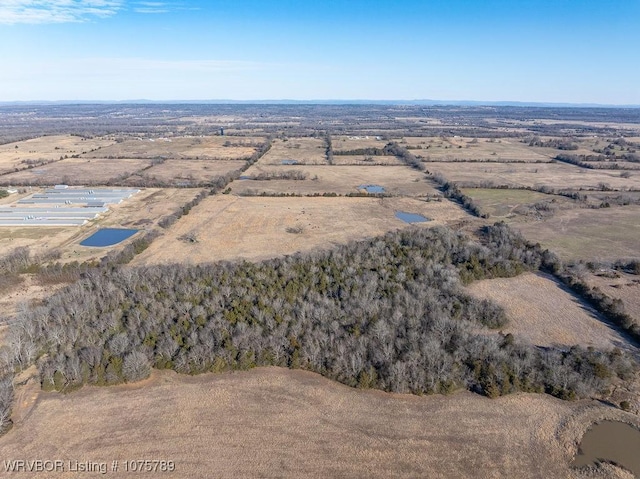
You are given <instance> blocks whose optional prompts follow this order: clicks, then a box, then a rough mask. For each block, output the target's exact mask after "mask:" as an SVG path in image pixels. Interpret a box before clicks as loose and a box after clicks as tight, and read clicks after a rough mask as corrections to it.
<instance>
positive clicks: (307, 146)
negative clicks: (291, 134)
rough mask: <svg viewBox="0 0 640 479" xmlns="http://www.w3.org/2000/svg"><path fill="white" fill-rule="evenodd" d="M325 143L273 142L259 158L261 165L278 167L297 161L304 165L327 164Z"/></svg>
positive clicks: (307, 140)
mask: <svg viewBox="0 0 640 479" xmlns="http://www.w3.org/2000/svg"><path fill="white" fill-rule="evenodd" d="M326 150H327V147H326V143H325V141H324V139H321V138H291V139H289V140H287V141H284V140H274V141H273V143H272V145H271V149H270V150H269V151H268V152H267V154H266V155H264V156H263V157H262V158H260V161H259V164H261V165H280V164H282V162H283V161H287V160H289V161H297V162H298V163H299V164H306V165H325V164H327V156H326Z"/></svg>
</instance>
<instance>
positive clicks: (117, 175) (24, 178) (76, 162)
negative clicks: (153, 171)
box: [0, 158, 151, 185]
mask: <svg viewBox="0 0 640 479" xmlns="http://www.w3.org/2000/svg"><path fill="white" fill-rule="evenodd" d="M150 165H151V160H139V159H132V158H128V159H117V160H114V159H106V158H99V159H86V158H69V159H67V160H61V161H57V162H55V163H50V164H48V165H43V166H39V167H37V168H31V169H28V170H24V171H19V172H17V173H11V174H8V175H4V176H1V177H0V182H2V183H3V184H10V185H54V184H58V183H65V184H74V185H104V184H107V183H109V182H113V181H114V180H116V179H124V178H126V177H128V176H130V175H132V174H134V173H136V172H137V171H140V170H143V169H145V168H147V167H149V166H150Z"/></svg>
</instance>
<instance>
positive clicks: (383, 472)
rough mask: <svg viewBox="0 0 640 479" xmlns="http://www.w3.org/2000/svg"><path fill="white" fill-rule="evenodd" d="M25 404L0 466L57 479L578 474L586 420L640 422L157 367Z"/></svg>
mask: <svg viewBox="0 0 640 479" xmlns="http://www.w3.org/2000/svg"><path fill="white" fill-rule="evenodd" d="M18 396H19V398H20V399H21V400H22V401H21V403H22V407H19V408H18V410H17V412H18V414H17V415H16V416H14V418H15V419H16V420H17V422H16V425H15V426H14V427H13V429H12V430H11V431H9V432H8V433H7V434H6V435H5V436H3V437H0V449H1V450H2V452H3V458H4V459H6V460H11V459H25V460H27V459H28V460H34V459H44V460H47V459H51V460H56V459H59V460H62V461H64V464H65V469H66V471H65V472H61V473H59V474H52V475H51V477H52V478H60V479H64V478H72V477H79V475H78V473H75V472H70V471H69V470H68V469H69V461H71V463H75V462H76V461H79V462H82V461H91V462H95V463H100V462H105V463H107V465H108V467H109V472H108V474H107V475H108V476H109V477H112V476H113V477H128V476H129V475H131V474H133V473H129V474H127V473H126V472H124V468H125V465H124V461H131V460H145V459H149V460H169V461H173V463H174V464H175V471H174V472H166V473H156V474H152V473H151V474H147V475H148V476H149V477H152V476H153V477H166V478H180V479H182V478H185V477H219V478H227V477H228V478H236V477H264V478H270V477H309V478H311V477H335V478H341V477H345V478H346V477H349V478H359V477H362V478H377V477H379V478H390V477H398V478H399V477H430V478H455V479H461V478H496V477H518V478H523V479H526V478H541V477H545V478H551V477H553V478H560V477H562V478H570V477H573V478H578V477H582V476H580V475H579V474H578V473H576V472H575V471H573V470H572V469H571V468H570V466H569V465H570V463H571V461H572V458H573V456H574V454H575V453H576V449H577V443H578V441H579V439H580V438H581V436H582V434H583V433H584V431H585V430H586V428H587V427H588V426H589V424H591V423H592V422H593V421H594V420H598V419H602V418H615V419H624V420H626V421H629V422H632V423H633V422H635V423H637V422H638V420H637V418H636V419H635V420H634V418H633V416H632V415H631V414H628V413H623V412H622V411H620V410H615V409H612V408H609V407H606V406H604V405H600V404H598V403H592V402H585V401H583V402H563V401H560V400H558V399H555V398H552V397H550V396H545V395H532V394H517V395H511V396H506V397H502V398H499V399H487V398H484V397H480V396H477V395H474V394H471V393H467V392H462V393H458V394H454V395H452V396H439V395H437V396H426V397H417V396H410V395H398V394H388V393H384V392H380V391H370V390H369V391H364V390H357V389H352V388H349V387H347V386H344V385H341V384H338V383H335V382H332V381H330V380H328V379H325V378H322V377H321V376H319V375H317V374H313V373H309V372H305V371H300V370H297V371H289V370H284V369H280V368H260V369H255V370H252V371H248V372H240V373H232V374H231V373H229V374H227V373H225V374H218V375H213V374H205V375H201V376H195V377H190V376H179V375H177V374H175V373H173V372H169V371H163V372H158V371H154V372H153V374H152V377H151V378H150V379H148V380H145V381H143V382H141V383H137V384H131V385H123V386H113V387H108V388H96V387H85V388H84V389H82V390H80V391H77V392H74V393H71V394H68V395H61V394H58V393H42V392H40V393H37V391H35V392H34V391H33V389H29V390H25V393H24V394H22V393H21V391H19V392H18ZM115 460H117V461H119V464H118V466H119V468H118V472H117V473H114V472H113V471H112V470H111V468H112V465H113V461H115ZM611 470H613V468H611ZM618 472H619V471H618ZM11 477H15V478H22V477H25V478H26V477H33V473H13V474H11ZM82 477H87V478H91V477H103V475H102V474H101V473H100V472H95V473H93V474H91V473H88V474H82ZM592 477H593V476H592ZM599 477H602V476H599ZM607 477H629V476H625V475H623V474H621V473H618V474H615V472H614V473H613V474H611V475H609V476H607Z"/></svg>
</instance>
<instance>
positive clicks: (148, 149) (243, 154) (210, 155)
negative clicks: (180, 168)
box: [83, 136, 264, 160]
mask: <svg viewBox="0 0 640 479" xmlns="http://www.w3.org/2000/svg"><path fill="white" fill-rule="evenodd" d="M227 142H229V143H230V144H232V145H235V144H238V145H240V146H224V145H225V143H227ZM262 143H264V139H263V138H256V137H246V138H245V137H231V136H206V137H199V136H187V137H171V138H145V139H131V140H125V141H122V142H120V143H116V144H113V145H111V146H107V147H105V148H101V149H99V150H97V151H95V152H92V153H88V154H86V155H83V156H85V157H87V158H147V159H152V158H157V157H162V158H174V159H181V158H182V159H196V158H198V159H227V160H237V159H244V158H248V157H250V156H251V155H252V154H253V153H254V152H255V150H256V148H255V145H257V144H262ZM242 144H244V146H242Z"/></svg>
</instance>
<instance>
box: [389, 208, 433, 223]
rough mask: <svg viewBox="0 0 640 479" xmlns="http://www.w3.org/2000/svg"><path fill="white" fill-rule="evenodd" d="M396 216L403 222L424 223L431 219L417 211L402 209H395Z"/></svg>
mask: <svg viewBox="0 0 640 479" xmlns="http://www.w3.org/2000/svg"><path fill="white" fill-rule="evenodd" d="M396 218H398V219H401V220H402V221H404V222H405V223H424V222H426V221H431V220H430V219H429V218H425V217H424V216H422V215H419V214H417V213H406V212H404V211H396Z"/></svg>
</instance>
